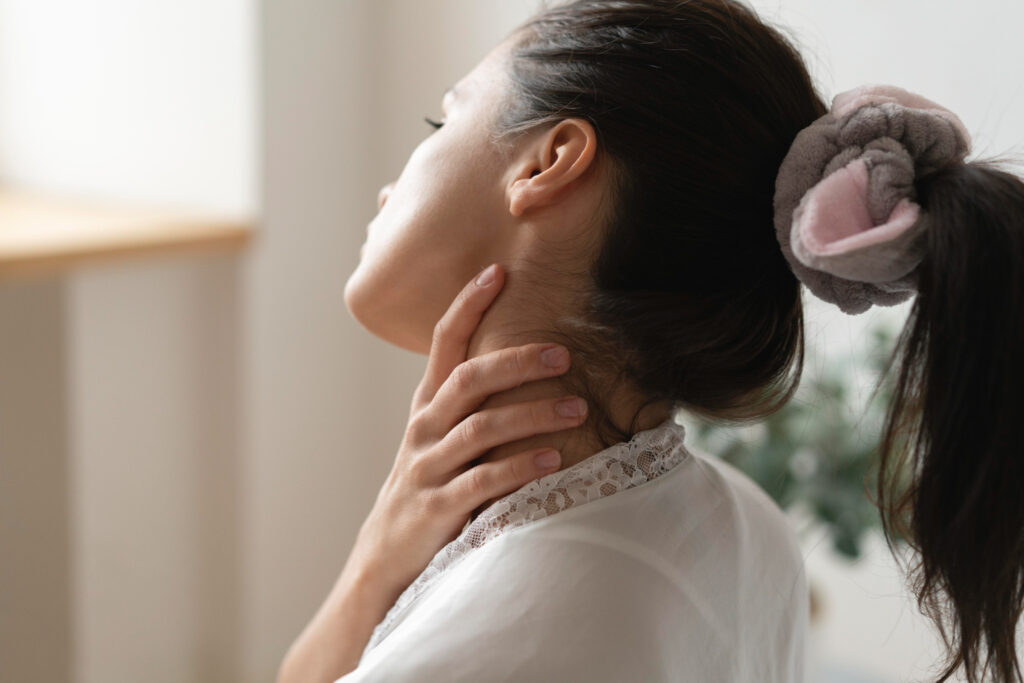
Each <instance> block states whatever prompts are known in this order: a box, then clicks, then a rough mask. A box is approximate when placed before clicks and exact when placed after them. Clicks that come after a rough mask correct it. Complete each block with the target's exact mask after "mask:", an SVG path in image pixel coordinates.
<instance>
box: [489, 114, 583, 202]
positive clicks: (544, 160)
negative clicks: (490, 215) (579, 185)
mask: <svg viewBox="0 0 1024 683" xmlns="http://www.w3.org/2000/svg"><path fill="white" fill-rule="evenodd" d="M596 151H597V135H596V133H595V132H594V128H593V126H592V125H591V124H590V122H589V121H586V120H585V119H564V120H562V121H560V122H559V123H558V124H556V125H555V126H554V127H553V128H551V129H550V130H549V131H547V132H546V133H544V134H543V135H541V136H540V137H539V138H537V139H536V140H534V141H532V142H531V143H529V145H528V146H527V148H526V149H525V150H524V153H523V155H522V156H521V157H520V160H519V162H518V166H517V170H516V171H515V173H514V176H513V178H512V182H511V183H510V185H509V187H508V207H509V213H510V214H511V215H513V216H522V215H523V214H524V213H525V212H526V211H528V210H530V209H533V208H540V207H544V206H550V205H551V204H554V203H556V202H557V201H559V200H560V199H561V198H563V197H565V196H566V192H567V190H569V189H570V188H571V187H572V186H573V183H574V182H575V181H576V180H578V179H579V178H580V177H581V176H582V175H583V174H584V173H585V172H586V171H587V169H588V168H590V166H591V165H592V163H593V160H594V156H595V154H596Z"/></svg>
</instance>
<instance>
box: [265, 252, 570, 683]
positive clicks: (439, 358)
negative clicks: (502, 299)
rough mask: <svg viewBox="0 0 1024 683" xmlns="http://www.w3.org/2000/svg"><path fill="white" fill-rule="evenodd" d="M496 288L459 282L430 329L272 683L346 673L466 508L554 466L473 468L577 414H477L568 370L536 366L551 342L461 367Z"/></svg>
mask: <svg viewBox="0 0 1024 683" xmlns="http://www.w3.org/2000/svg"><path fill="white" fill-rule="evenodd" d="M485 272H486V271H485ZM504 281H505V280H504V272H503V271H502V270H501V268H500V267H498V266H497V265H495V266H494V280H493V282H491V283H490V284H488V285H485V286H479V285H477V284H476V283H475V282H471V283H469V284H468V285H467V286H466V287H465V288H464V289H463V290H462V292H460V293H459V295H458V296H457V297H456V298H455V301H454V302H453V303H452V305H451V306H450V307H449V308H448V311H447V312H446V313H445V315H444V317H442V318H441V320H440V322H438V324H437V325H436V326H435V327H434V338H433V341H432V343H431V347H430V358H429V360H428V362H427V371H426V373H425V374H424V376H423V379H422V381H420V384H419V386H418V387H417V388H416V392H415V393H414V394H413V400H412V406H411V409H410V411H409V424H408V426H407V427H406V430H405V438H404V439H403V440H402V445H401V447H400V448H399V451H398V455H397V457H396V458H395V463H394V466H393V467H392V469H391V473H390V474H389V475H388V477H387V479H386V480H385V482H384V486H383V487H382V488H381V490H380V493H378V494H377V500H376V502H375V503H374V506H373V509H372V510H371V511H370V514H369V516H367V518H366V520H365V521H364V522H363V525H362V527H361V528H360V530H359V534H358V536H357V538H356V543H355V546H354V547H353V549H352V552H351V554H350V555H349V558H348V561H347V562H346V564H345V568H344V569H343V570H342V572H341V574H340V576H339V577H338V580H337V582H336V583H335V585H334V587H333V589H332V590H331V592H330V594H329V595H328V596H327V599H326V600H325V601H324V603H323V604H322V605H321V606H320V609H319V610H318V611H317V613H316V614H315V615H314V616H313V619H312V620H311V621H310V623H309V624H308V625H307V626H306V628H305V629H304V630H303V632H302V633H301V634H300V635H299V637H298V638H297V639H296V640H295V642H294V643H293V644H292V646H291V647H290V648H289V650H288V653H287V654H286V655H285V658H284V661H283V662H282V664H281V668H280V670H279V672H278V678H277V681H278V683H299V682H300V681H301V683H311V682H316V681H324V682H325V683H329V682H330V681H334V680H337V679H338V678H339V677H340V676H342V675H344V674H346V673H348V672H350V671H352V670H353V669H355V668H356V666H357V664H358V662H359V659H360V656H361V655H362V652H363V650H364V649H365V648H366V644H367V642H369V640H370V636H371V635H372V633H373V629H374V628H375V627H376V625H377V624H378V623H380V621H381V620H382V619H383V618H384V617H385V616H386V615H387V611H388V609H390V607H391V605H393V604H394V602H395V600H397V599H398V596H399V595H401V593H402V591H403V590H405V589H406V588H407V587H408V586H409V584H411V583H412V582H413V580H414V579H415V578H416V577H417V576H418V575H419V574H420V572H422V571H423V569H424V568H426V566H427V565H428V564H429V563H430V560H431V559H432V558H433V557H434V555H435V554H437V551H438V550H440V549H441V548H443V547H444V546H445V545H446V544H448V543H449V542H450V541H452V540H454V539H455V538H456V537H457V536H458V535H459V533H460V532H461V531H462V528H463V527H464V526H465V524H466V522H467V521H468V519H469V515H470V513H471V512H472V511H473V510H475V509H476V508H477V507H479V506H480V505H481V504H482V503H484V502H486V501H487V500H489V499H491V498H498V497H501V496H503V495H505V494H507V493H510V492H512V491H515V490H516V489H518V488H521V487H522V486H524V485H525V484H527V483H529V482H530V481H532V480H533V479H536V478H538V477H541V476H543V475H545V474H548V473H550V472H553V471H554V470H556V469H557V468H558V460H557V459H556V460H554V461H552V462H551V463H550V464H541V463H538V462H536V461H535V460H534V457H535V456H536V455H538V454H539V453H541V452H542V451H543V450H545V449H532V450H529V451H525V452H522V453H517V454H516V455H513V456H510V457H508V458H504V459H501V460H496V461H493V462H486V463H480V464H476V465H473V464H472V461H474V460H475V459H477V458H478V457H480V456H481V455H482V454H483V453H485V452H486V451H488V450H490V449H491V448H494V447H495V446H498V445H501V444H505V443H510V442H513V441H517V440H519V439H522V438H525V437H528V436H531V435H534V434H540V433H546V432H557V431H559V430H562V429H570V428H573V427H576V426H578V425H579V424H581V423H582V422H583V420H584V418H585V416H586V411H583V412H584V414H583V415H582V416H579V417H562V416H560V415H559V413H558V411H557V410H556V408H555V404H556V403H557V402H558V401H559V399H545V400H540V401H531V402H528V403H518V404H511V405H507V406H502V407H500V408H488V409H485V410H479V411H478V410H477V409H478V408H479V407H480V406H481V405H482V404H483V403H484V401H485V400H486V399H487V397H488V396H490V395H491V394H494V393H498V392H500V391H504V390H506V389H511V388H513V387H516V386H519V385H520V384H522V383H523V382H529V381H533V380H538V379H543V378H547V377H554V376H557V375H560V374H562V373H563V372H565V371H566V370H567V369H568V368H569V364H570V363H569V358H568V354H566V355H565V356H564V361H563V362H561V363H557V362H556V363H554V364H553V365H552V364H551V363H550V362H546V361H548V360H549V359H550V358H552V356H550V355H545V353H544V352H545V351H546V350H548V349H550V348H552V347H557V348H561V347H558V345H557V344H526V345H524V346H519V347H515V348H509V349H501V350H498V351H494V352H492V353H488V354H485V355H482V356H479V357H477V358H473V359H470V360H466V353H467V348H468V346H469V340H470V337H471V336H472V334H473V332H474V331H475V330H476V328H477V325H478V324H479V323H480V319H481V317H482V316H483V313H484V311H486V310H487V307H488V306H490V304H491V302H492V301H494V298H495V296H497V293H498V291H499V290H500V289H501V287H502V285H503V284H504ZM556 358H557V356H556Z"/></svg>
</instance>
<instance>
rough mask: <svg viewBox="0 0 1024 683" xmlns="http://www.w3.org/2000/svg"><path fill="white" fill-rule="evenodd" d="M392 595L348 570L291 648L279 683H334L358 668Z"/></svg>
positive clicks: (372, 580) (352, 568) (370, 578)
mask: <svg viewBox="0 0 1024 683" xmlns="http://www.w3.org/2000/svg"><path fill="white" fill-rule="evenodd" d="M394 598H395V596H394V595H393V591H390V590H386V589H384V587H382V586H380V585H379V582H378V581H377V580H376V578H375V577H374V576H373V575H372V574H371V573H369V572H367V571H363V570H362V569H361V568H359V567H357V566H353V565H346V567H345V569H344V570H343V571H342V573H341V575H340V576H339V577H338V580H337V581H336V582H335V584H334V586H333V588H332V589H331V592H330V593H329V594H328V596H327V599H326V600H324V603H323V604H322V605H321V606H320V609H319V610H318V611H317V613H316V614H315V615H314V616H313V619H312V620H311V621H310V622H309V624H308V625H307V626H306V628H305V629H304V630H303V631H302V633H301V634H300V635H299V637H298V638H297V639H296V640H295V642H294V643H292V645H291V647H290V648H289V649H288V652H287V654H286V655H285V657H284V660H283V661H282V663H281V668H280V670H279V672H278V676H277V683H292V682H293V681H295V682H298V681H301V682H302V683H313V682H317V681H323V682H324V683H333V681H336V680H337V679H338V678H340V677H341V676H343V675H345V674H347V673H349V672H350V671H352V670H354V669H355V668H356V666H358V664H359V659H360V657H361V656H362V653H363V650H364V649H365V648H366V644H367V643H368V642H369V641H370V636H371V635H372V634H373V629H374V628H375V627H376V626H377V624H379V623H380V622H381V620H382V619H384V617H385V615H386V614H387V611H388V609H390V607H391V605H392V604H394Z"/></svg>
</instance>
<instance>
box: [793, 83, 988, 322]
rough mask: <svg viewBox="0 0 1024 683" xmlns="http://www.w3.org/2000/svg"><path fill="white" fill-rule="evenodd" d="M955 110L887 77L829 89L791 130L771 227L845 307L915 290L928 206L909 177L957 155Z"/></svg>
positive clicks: (812, 278) (818, 290)
mask: <svg viewBox="0 0 1024 683" xmlns="http://www.w3.org/2000/svg"><path fill="white" fill-rule="evenodd" d="M970 148H971V136H970V134H969V133H968V131H967V129H966V128H965V127H964V125H963V123H962V122H961V121H960V119H959V118H958V117H957V115H956V114H954V113H953V112H951V111H949V110H948V109H946V108H944V107H942V106H940V105H938V104H936V103H934V102H932V101H930V100H927V99H925V98H924V97H921V96H920V95H917V94H915V93H911V92H907V91H906V90H903V89H902V88H898V87H895V86H891V85H864V86H861V87H859V88H854V89H853V90H848V91H846V92H843V93H840V94H839V95H836V97H835V98H834V99H833V100H832V107H831V110H830V111H829V112H828V113H827V114H825V115H824V116H822V117H821V118H819V119H818V120H816V121H815V122H813V123H812V124H811V125H810V126H808V127H807V128H804V129H803V130H802V131H800V133H798V134H797V136H796V138H795V140H794V141H793V144H792V146H791V147H790V149H789V152H788V153H787V155H786V158H785V159H784V160H783V162H782V164H781V165H780V167H779V173H778V176H777V178H776V183H775V232H776V237H777V238H778V241H779V245H780V246H781V247H782V253H783V254H784V255H785V257H786V260H787V261H789V264H790V267H791V268H792V270H793V273H794V274H795V275H796V276H797V277H798V278H799V279H800V280H801V281H802V282H803V283H804V284H806V285H807V287H808V288H809V289H810V290H811V291H812V292H813V293H814V294H815V295H816V296H818V297H819V298H821V299H824V300H825V301H828V302H831V303H834V304H836V305H837V306H839V308H841V309H842V310H843V311H844V312H845V313H851V314H855V313H863V312H864V311H866V310H868V309H869V308H871V305H872V304H878V305H882V306H893V305H895V304H898V303H900V302H901V301H904V300H906V299H907V298H909V297H910V296H911V295H912V294H913V293H914V292H915V291H917V266H918V264H919V263H920V262H921V259H922V257H923V256H924V248H925V240H924V237H925V234H924V231H925V230H927V229H928V224H929V216H928V213H927V211H925V210H923V209H922V208H921V206H919V205H918V204H917V203H916V201H915V200H916V192H915V189H914V178H915V176H919V175H923V174H927V173H929V172H931V171H933V170H935V169H937V168H940V167H942V166H946V165H947V164H950V163H955V162H959V161H963V159H964V158H965V157H966V156H967V154H968V153H969V152H970Z"/></svg>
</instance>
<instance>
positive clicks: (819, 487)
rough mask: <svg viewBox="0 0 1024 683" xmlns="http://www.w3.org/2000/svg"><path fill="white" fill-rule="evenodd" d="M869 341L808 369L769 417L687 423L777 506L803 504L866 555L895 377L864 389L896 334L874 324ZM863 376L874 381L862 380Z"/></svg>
mask: <svg viewBox="0 0 1024 683" xmlns="http://www.w3.org/2000/svg"><path fill="white" fill-rule="evenodd" d="M865 341H866V342H867V343H865V344H861V345H859V347H858V349H857V351H855V352H854V353H853V354H852V355H849V356H847V357H845V358H843V357H840V358H834V359H830V360H828V361H827V362H826V363H824V364H823V368H822V371H821V372H820V373H816V374H814V373H808V372H807V371H805V374H804V378H803V380H802V381H801V384H800V388H799V389H798V390H797V392H796V394H795V395H794V397H793V399H792V400H791V401H790V402H789V403H788V404H787V405H786V406H785V407H784V408H783V409H782V410H780V411H779V412H777V413H775V414H774V415H773V416H771V417H770V418H768V419H767V420H765V421H762V422H760V423H758V424H756V425H749V426H744V427H735V426H722V425H718V424H714V423H711V422H708V421H704V420H700V419H697V418H691V420H694V421H693V422H692V423H691V424H689V426H688V430H687V433H688V434H692V435H693V436H692V437H691V438H692V439H693V445H695V446H696V448H697V449H699V450H701V451H705V452H707V453H709V454H711V455H715V456H719V457H721V458H723V459H724V460H726V461H727V462H729V463H731V464H733V465H735V466H736V467H738V468H739V469H740V470H742V471H743V472H745V473H746V474H747V475H748V476H750V477H751V479H753V480H754V481H755V482H757V484H758V485H760V486H761V488H763V489H764V490H765V491H766V492H767V493H768V494H769V495H770V496H771V497H772V498H773V499H774V500H775V502H776V503H777V504H778V505H779V507H781V508H782V509H784V510H787V509H790V508H794V507H797V508H801V509H802V510H803V511H804V512H805V514H808V515H809V516H810V517H812V518H813V519H814V520H815V521H817V522H819V523H821V524H823V525H824V526H825V527H826V529H827V530H828V533H829V535H830V537H831V539H832V544H833V547H834V548H835V549H836V551H837V552H838V553H840V554H841V555H843V556H845V557H847V558H850V559H857V558H859V557H860V555H861V541H862V536H863V535H864V534H865V532H867V531H869V530H871V529H880V528H881V517H880V516H879V512H878V508H877V507H876V506H875V505H874V503H873V502H872V500H873V499H874V495H873V494H874V488H873V487H874V485H875V478H876V477H877V463H878V445H879V441H880V436H881V431H882V427H883V424H884V419H885V410H886V407H887V406H888V405H889V401H890V398H891V395H892V389H891V377H890V376H886V377H885V378H884V381H883V382H882V384H881V386H879V387H878V391H877V392H876V393H874V394H872V395H871V396H870V397H869V400H868V401H867V402H866V405H865V404H864V401H863V400H858V396H859V395H862V394H863V395H867V394H868V393H869V392H868V391H866V390H864V389H870V390H873V389H874V387H875V382H877V380H878V378H879V377H882V374H883V373H884V371H885V369H886V365H887V363H888V360H889V356H890V355H891V353H892V349H893V346H894V342H895V334H894V333H893V332H891V331H890V330H889V329H888V328H887V327H886V326H884V325H881V324H876V325H874V326H873V327H871V328H869V331H868V339H866V340H865ZM863 377H866V378H867V379H868V380H871V382H870V385H869V386H867V387H863V386H862V385H863V384H864V382H863V381H858V378H863ZM900 540H901V539H900Z"/></svg>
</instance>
